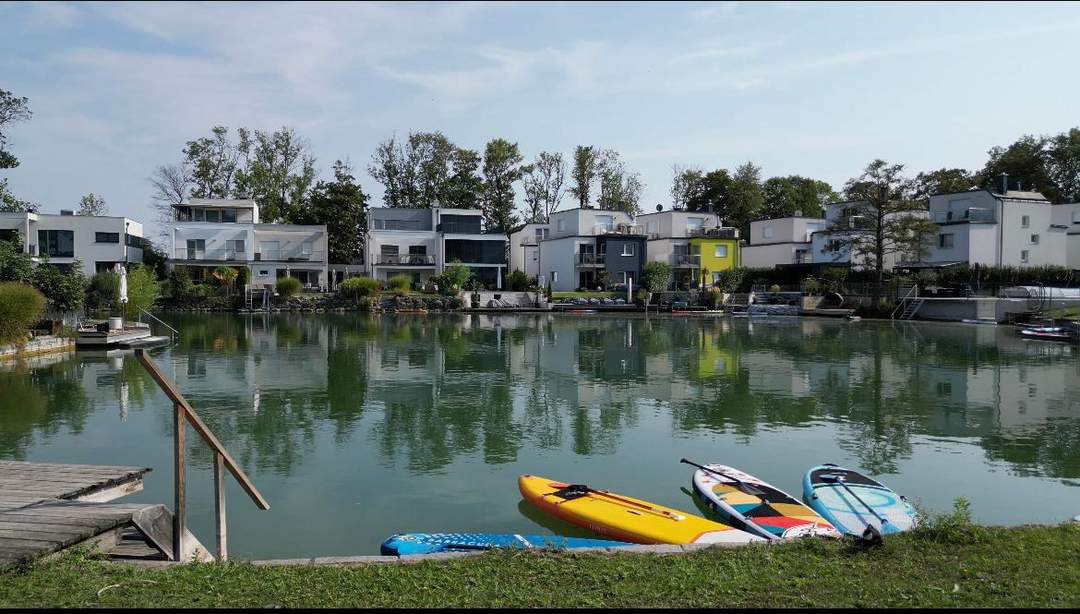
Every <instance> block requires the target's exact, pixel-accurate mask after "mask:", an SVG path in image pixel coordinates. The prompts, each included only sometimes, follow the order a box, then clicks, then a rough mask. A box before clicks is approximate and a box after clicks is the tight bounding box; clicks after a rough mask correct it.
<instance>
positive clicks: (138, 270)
mask: <svg viewBox="0 0 1080 614" xmlns="http://www.w3.org/2000/svg"><path fill="white" fill-rule="evenodd" d="M160 292H161V287H160V285H159V284H158V281H157V273H155V272H154V269H152V268H150V267H148V266H146V265H142V264H136V265H134V266H132V267H131V269H130V270H129V271H128V274H127V298H128V302H127V304H125V305H124V317H125V318H128V319H129V320H133V319H135V318H137V317H138V316H139V312H140V311H142V310H144V309H150V308H151V307H153V306H154V303H155V302H156V301H157V298H158V294H159V293H160Z"/></svg>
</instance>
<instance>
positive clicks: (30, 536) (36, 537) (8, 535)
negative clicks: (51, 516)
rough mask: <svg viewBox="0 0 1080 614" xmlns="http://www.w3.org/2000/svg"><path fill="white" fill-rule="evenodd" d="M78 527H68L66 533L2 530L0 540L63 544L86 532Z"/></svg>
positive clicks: (0, 530)
mask: <svg viewBox="0 0 1080 614" xmlns="http://www.w3.org/2000/svg"><path fill="white" fill-rule="evenodd" d="M76 528H78V527H67V529H68V530H66V531H24V530H21V529H20V530H17V531H13V530H11V529H0V539H22V540H31V541H41V542H47V543H50V544H51V543H53V542H62V541H64V540H65V539H67V538H69V537H72V536H78V535H80V534H81V533H83V532H85V531H76V530H73V529H76ZM83 528H84V529H85V527H83Z"/></svg>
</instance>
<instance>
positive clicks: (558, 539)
mask: <svg viewBox="0 0 1080 614" xmlns="http://www.w3.org/2000/svg"><path fill="white" fill-rule="evenodd" d="M633 545H634V544H631V543H628V542H619V541H613V540H609V539H589V538H585V537H562V536H560V535H517V534H513V533H398V534H397V535H391V536H390V537H388V538H387V539H386V541H384V542H383V543H382V547H381V548H380V551H381V552H382V553H383V554H384V555H387V556H407V555H410V554H430V553H432V552H468V551H470V550H490V549H492V548H518V549H523V550H524V549H527V548H548V549H556V550H565V549H571V548H616V547H620V546H633Z"/></svg>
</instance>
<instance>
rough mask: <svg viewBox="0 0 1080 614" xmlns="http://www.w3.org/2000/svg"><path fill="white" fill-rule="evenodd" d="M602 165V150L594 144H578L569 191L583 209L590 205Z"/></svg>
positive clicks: (575, 150)
mask: <svg viewBox="0 0 1080 614" xmlns="http://www.w3.org/2000/svg"><path fill="white" fill-rule="evenodd" d="M599 165H600V152H599V150H597V149H596V147H593V146H592V145H589V146H584V145H578V146H577V147H575V148H574V167H573V170H572V171H571V172H570V180H571V182H572V183H571V184H570V187H569V188H568V189H567V191H568V192H569V193H570V195H571V196H573V197H574V198H576V199H577V201H578V206H579V207H581V208H582V209H586V208H588V207H589V202H590V197H591V196H592V186H593V183H594V182H595V181H596V179H597V173H598V171H599Z"/></svg>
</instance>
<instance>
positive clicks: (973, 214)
mask: <svg viewBox="0 0 1080 614" xmlns="http://www.w3.org/2000/svg"><path fill="white" fill-rule="evenodd" d="M996 221H997V219H996V217H995V216H994V210H993V209H975V208H972V209H965V210H964V211H946V212H942V213H938V214H935V215H934V223H935V224H948V223H951V222H990V223H993V222H996Z"/></svg>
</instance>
